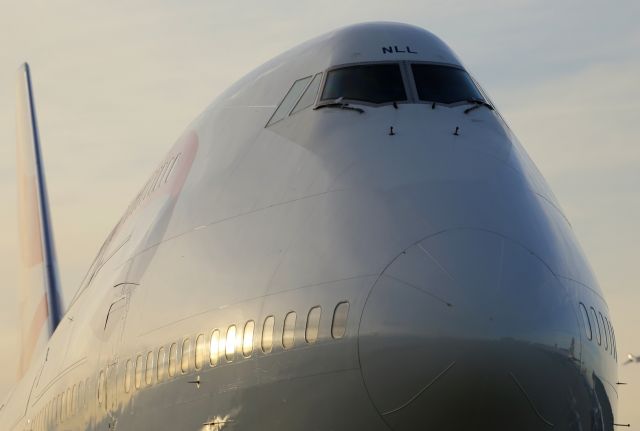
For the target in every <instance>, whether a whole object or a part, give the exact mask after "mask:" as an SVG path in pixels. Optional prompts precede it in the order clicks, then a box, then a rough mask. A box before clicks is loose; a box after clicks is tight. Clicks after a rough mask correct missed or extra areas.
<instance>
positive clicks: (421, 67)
mask: <svg viewBox="0 0 640 431" xmlns="http://www.w3.org/2000/svg"><path fill="white" fill-rule="evenodd" d="M411 70H412V72H413V79H414V81H415V84H416V89H417V90H418V98H419V99H420V100H422V101H425V102H437V103H447V104H448V103H455V102H462V101H466V100H484V97H482V94H481V93H480V91H479V90H478V88H477V87H476V86H475V84H474V83H473V80H472V79H471V77H470V76H469V74H468V73H467V72H466V71H464V70H462V69H459V68H457V67H451V66H442V65H437V64H412V65H411Z"/></svg>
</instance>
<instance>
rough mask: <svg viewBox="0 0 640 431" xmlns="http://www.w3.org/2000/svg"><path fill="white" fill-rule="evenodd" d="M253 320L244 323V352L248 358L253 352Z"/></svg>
mask: <svg viewBox="0 0 640 431" xmlns="http://www.w3.org/2000/svg"><path fill="white" fill-rule="evenodd" d="M255 326H256V325H255V323H254V322H253V320H249V321H248V322H247V324H246V325H244V335H243V337H242V354H243V355H244V356H245V357H246V358H248V357H249V356H251V353H253V330H254V328H255Z"/></svg>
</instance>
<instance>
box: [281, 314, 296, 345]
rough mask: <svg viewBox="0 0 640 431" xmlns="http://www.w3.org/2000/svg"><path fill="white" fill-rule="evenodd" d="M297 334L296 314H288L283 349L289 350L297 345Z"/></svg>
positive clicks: (285, 321) (283, 334)
mask: <svg viewBox="0 0 640 431" xmlns="http://www.w3.org/2000/svg"><path fill="white" fill-rule="evenodd" d="M295 334H296V312H295V311H291V312H289V313H287V315H286V316H285V318H284V329H283V331H282V347H284V348H285V349H289V348H291V347H293V344H294V343H295V340H296V339H295Z"/></svg>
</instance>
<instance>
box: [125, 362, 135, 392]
mask: <svg viewBox="0 0 640 431" xmlns="http://www.w3.org/2000/svg"><path fill="white" fill-rule="evenodd" d="M132 372H133V364H132V363H131V359H127V364H126V365H125V367H124V392H125V393H127V394H128V393H129V391H130V390H131V373H132Z"/></svg>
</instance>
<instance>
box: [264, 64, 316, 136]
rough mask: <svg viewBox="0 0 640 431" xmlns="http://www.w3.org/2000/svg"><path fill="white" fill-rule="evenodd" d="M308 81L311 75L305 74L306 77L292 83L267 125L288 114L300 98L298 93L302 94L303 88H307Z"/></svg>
mask: <svg viewBox="0 0 640 431" xmlns="http://www.w3.org/2000/svg"><path fill="white" fill-rule="evenodd" d="M309 81H311V77H310V76H307V77H306V78H302V79H298V80H297V81H296V82H294V83H293V85H292V86H291V88H290V89H289V91H288V92H287V95H286V96H284V99H282V102H280V105H278V108H277V109H276V111H275V112H274V113H273V115H272V116H271V118H270V119H269V122H268V123H267V126H270V125H272V124H274V123H277V122H278V121H280V120H282V119H283V118H285V117H286V116H288V115H289V113H290V112H291V109H292V108H293V106H294V105H295V104H296V102H297V101H298V99H299V98H300V95H301V94H302V92H303V91H304V89H305V88H307V84H309Z"/></svg>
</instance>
